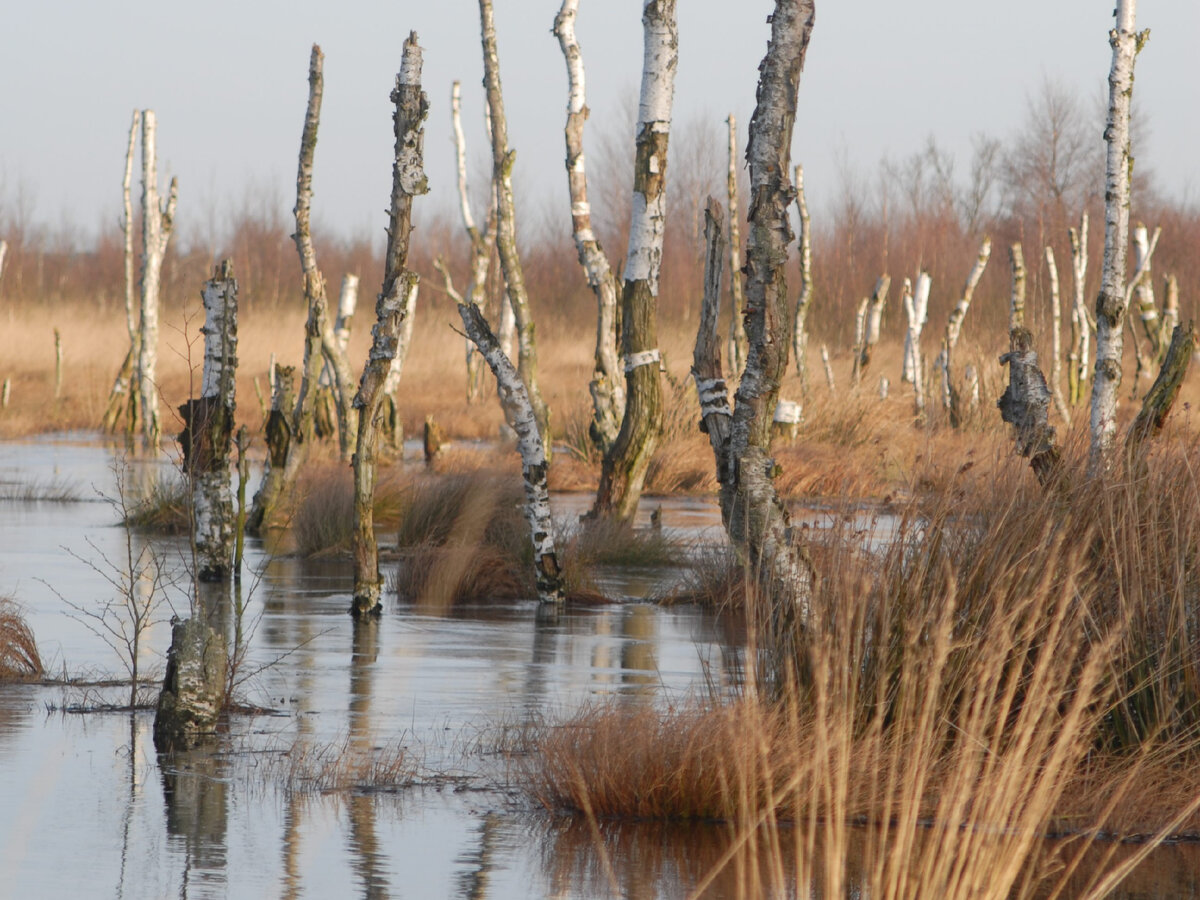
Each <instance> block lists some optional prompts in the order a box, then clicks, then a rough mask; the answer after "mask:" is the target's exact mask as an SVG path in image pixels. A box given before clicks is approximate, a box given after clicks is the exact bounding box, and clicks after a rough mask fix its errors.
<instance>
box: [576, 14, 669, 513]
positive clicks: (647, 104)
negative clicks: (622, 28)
mask: <svg viewBox="0 0 1200 900" xmlns="http://www.w3.org/2000/svg"><path fill="white" fill-rule="evenodd" d="M642 32H643V36H644V37H643V41H644V49H645V54H644V57H643V60H644V62H643V66H642V89H641V94H640V100H639V103H638V124H637V139H636V142H635V162H634V171H633V206H632V212H631V214H630V223H629V249H628V252H627V253H626V255H625V287H624V290H623V291H622V293H621V355H622V356H623V357H624V359H623V362H624V365H625V416H624V418H623V419H622V420H621V431H620V433H619V434H618V435H617V440H616V443H614V444H613V446H612V449H611V450H610V451H609V452H608V453H606V454H604V462H603V464H602V465H601V468H600V485H599V487H598V488H597V490H596V502H595V505H594V506H593V508H592V514H593V515H595V516H598V517H601V518H612V519H616V520H617V521H620V522H632V521H633V517H634V516H635V515H636V514H637V507H638V502H639V500H640V499H641V496H642V486H643V484H644V483H645V480H646V472H647V470H648V469H649V468H650V459H651V457H652V456H653V455H654V451H655V449H656V448H657V447H658V441H659V437H660V436H661V432H662V420H663V390H662V376H661V374H660V371H659V370H660V368H661V354H660V352H659V349H658V277H659V271H660V269H661V266H662V254H663V234H664V229H665V226H666V193H667V192H666V187H667V143H668V139H669V137H670V133H671V110H672V106H673V104H674V98H675V70H676V68H677V67H678V59H679V46H678V43H679V38H678V30H677V27H676V22H675V0H645V3H644V5H643V7H642Z"/></svg>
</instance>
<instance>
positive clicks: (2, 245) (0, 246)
mask: <svg viewBox="0 0 1200 900" xmlns="http://www.w3.org/2000/svg"><path fill="white" fill-rule="evenodd" d="M126 196H128V194H126ZM7 258H8V241H0V282H3V280H4V260H5V259H7Z"/></svg>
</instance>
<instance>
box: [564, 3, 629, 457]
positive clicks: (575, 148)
mask: <svg viewBox="0 0 1200 900" xmlns="http://www.w3.org/2000/svg"><path fill="white" fill-rule="evenodd" d="M578 8H579V0H563V5H562V8H561V9H560V10H559V12H558V15H557V16H556V17H555V19H554V34H555V36H556V37H557V38H558V44H559V47H561V48H562V52H563V58H564V59H565V60H566V63H567V85H568V94H567V124H566V128H565V130H564V133H565V135H566V144H567V187H568V189H569V190H570V194H571V231H572V234H573V235H574V238H575V251H576V253H577V254H578V255H579V264H580V265H581V266H583V272H584V275H585V276H586V277H587V282H588V285H589V286H590V287H591V289H592V293H594V294H595V295H596V352H595V368H594V370H593V372H592V380H591V382H590V383H589V385H588V390H589V392H590V393H591V395H592V424H591V427H590V428H589V432H590V434H591V437H592V441H593V442H594V443H595V444H596V446H597V447H598V448H599V449H600V452H601V453H608V452H609V450H610V449H611V448H612V446H613V444H614V443H616V440H617V434H618V433H619V432H620V430H621V420H622V418H623V417H624V415H625V375H624V373H623V372H622V371H621V370H620V367H619V362H618V360H617V312H618V307H617V292H618V285H617V276H616V274H615V273H614V272H613V270H612V267H611V266H610V265H609V262H608V256H607V255H606V254H605V252H604V248H603V247H601V246H600V241H599V240H598V239H597V237H596V234H595V232H594V231H593V230H592V208H591V205H590V204H589V202H588V191H587V164H586V160H585V157H584V153H583V126H584V123H585V122H586V121H587V117H588V108H587V93H586V83H585V80H584V69H583V54H582V52H581V51H580V49H579V42H578V41H577V40H576V38H575V16H576V13H577V10H578Z"/></svg>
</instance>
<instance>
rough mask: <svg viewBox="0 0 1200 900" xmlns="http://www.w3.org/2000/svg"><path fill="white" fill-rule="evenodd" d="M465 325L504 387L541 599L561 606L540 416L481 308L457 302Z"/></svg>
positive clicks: (503, 403)
mask: <svg viewBox="0 0 1200 900" xmlns="http://www.w3.org/2000/svg"><path fill="white" fill-rule="evenodd" d="M458 314H459V315H460V316H461V317H462V322H463V328H464V329H465V330H466V332H467V334H468V335H470V337H471V339H472V340H473V341H474V342H475V345H476V346H477V347H478V348H479V352H480V353H481V354H482V355H483V358H484V360H485V361H486V362H487V364H488V367H489V368H490V369H491V370H492V373H493V374H494V375H495V376H496V382H497V383H498V384H499V385H500V405H501V407H502V408H503V410H504V418H505V421H507V422H508V424H509V427H510V428H512V430H513V431H514V432H516V435H517V452H518V453H520V454H521V475H522V478H523V479H524V482H525V521H526V523H527V524H528V526H529V534H530V538H531V539H532V541H533V565H534V574H535V577H536V580H537V592H538V599H539V600H540V601H541V602H542V603H543V604H552V605H559V604H561V603H562V602H563V600H564V597H565V595H564V593H563V584H562V578H561V575H560V572H559V568H558V555H557V553H556V552H555V547H554V520H553V519H552V518H551V515H550V488H549V484H548V482H547V480H546V473H547V468H548V467H547V464H546V452H545V449H544V442H543V440H542V436H541V435H540V434H539V433H538V424H537V417H536V416H535V415H534V412H533V406H532V404H531V403H530V402H529V393H528V392H527V391H526V390H525V383H524V382H523V381H522V380H521V377H520V375H519V374H518V373H517V370H516V369H515V368H514V367H513V364H512V362H511V361H510V360H509V358H508V356H507V355H506V354H505V353H503V352H502V351H501V349H500V344H499V342H498V341H497V340H496V336H495V335H494V334H493V333H492V330H491V328H490V327H488V324H487V320H486V319H485V318H484V317H483V313H481V312H480V311H479V307H477V306H472V305H470V304H466V303H460V304H459V305H458Z"/></svg>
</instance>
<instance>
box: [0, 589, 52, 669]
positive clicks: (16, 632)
mask: <svg viewBox="0 0 1200 900" xmlns="http://www.w3.org/2000/svg"><path fill="white" fill-rule="evenodd" d="M42 671H43V669H42V657H41V655H40V654H39V653H38V648H37V642H36V641H35V640H34V637H33V631H32V630H31V629H30V627H29V625H28V623H26V621H25V618H24V616H22V615H21V609H20V607H18V606H17V604H16V603H14V602H13V601H12V600H10V599H9V598H7V597H0V681H11V680H19V679H25V678H37V677H39V676H40V675H41V674H42Z"/></svg>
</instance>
